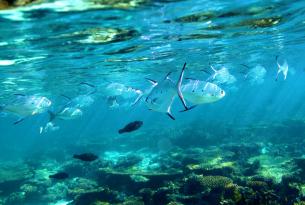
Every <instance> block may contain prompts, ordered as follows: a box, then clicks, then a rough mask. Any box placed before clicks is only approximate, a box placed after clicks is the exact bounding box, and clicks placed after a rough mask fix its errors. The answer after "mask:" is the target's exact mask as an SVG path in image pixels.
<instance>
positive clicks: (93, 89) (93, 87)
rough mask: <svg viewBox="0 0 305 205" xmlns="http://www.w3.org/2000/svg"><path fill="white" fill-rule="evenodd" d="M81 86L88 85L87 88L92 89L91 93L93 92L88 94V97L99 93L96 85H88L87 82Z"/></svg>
mask: <svg viewBox="0 0 305 205" xmlns="http://www.w3.org/2000/svg"><path fill="white" fill-rule="evenodd" d="M80 85H86V86H88V87H90V88H92V91H91V92H89V93H87V94H86V95H93V94H94V93H96V92H97V88H96V86H95V85H93V84H90V83H86V82H81V83H80Z"/></svg>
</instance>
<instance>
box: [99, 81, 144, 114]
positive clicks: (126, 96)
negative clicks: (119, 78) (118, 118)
mask: <svg viewBox="0 0 305 205" xmlns="http://www.w3.org/2000/svg"><path fill="white" fill-rule="evenodd" d="M105 95H106V96H107V104H109V102H108V100H113V99H115V103H114V104H115V105H118V106H126V107H130V106H133V105H135V104H137V103H138V102H139V101H140V100H141V99H142V96H143V92H142V91H141V90H139V89H136V88H133V87H130V86H126V85H124V84H121V83H110V84H109V85H108V86H107V87H106V89H105ZM110 102H111V101H110ZM112 102H114V101H112ZM111 105H112V104H111V103H110V107H111ZM111 108H114V106H112V107H111Z"/></svg>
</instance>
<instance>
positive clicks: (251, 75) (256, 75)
mask: <svg viewBox="0 0 305 205" xmlns="http://www.w3.org/2000/svg"><path fill="white" fill-rule="evenodd" d="M244 66H245V65H244ZM266 73H267V70H266V68H264V67H263V66H261V65H257V66H255V67H254V68H252V69H250V70H249V72H247V73H246V75H245V78H246V79H247V80H249V81H250V84H251V85H254V84H262V83H263V82H264V78H265V76H266Z"/></svg>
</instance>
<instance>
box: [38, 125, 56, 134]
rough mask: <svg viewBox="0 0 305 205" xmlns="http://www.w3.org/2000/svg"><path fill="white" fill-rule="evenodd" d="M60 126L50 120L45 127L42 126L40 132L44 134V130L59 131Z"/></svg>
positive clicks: (45, 131)
mask: <svg viewBox="0 0 305 205" xmlns="http://www.w3.org/2000/svg"><path fill="white" fill-rule="evenodd" d="M59 128H60V127H59V126H55V124H54V123H53V122H48V123H47V124H46V125H45V127H40V131H39V134H42V133H43V132H44V133H47V132H49V131H51V132H54V131H57V130H59Z"/></svg>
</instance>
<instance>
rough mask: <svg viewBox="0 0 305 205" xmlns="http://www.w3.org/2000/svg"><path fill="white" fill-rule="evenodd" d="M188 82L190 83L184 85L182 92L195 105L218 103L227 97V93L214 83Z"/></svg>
mask: <svg viewBox="0 0 305 205" xmlns="http://www.w3.org/2000/svg"><path fill="white" fill-rule="evenodd" d="M188 80H189V82H188V83H186V84H184V85H182V87H181V91H182V93H183V96H184V98H185V99H186V100H187V101H189V102H191V103H193V104H195V105H199V104H204V103H212V102H216V101H218V100H220V99H222V98H223V97H224V96H225V91H224V90H223V89H221V88H220V87H218V85H216V84H214V83H210V82H205V81H200V80H196V79H188Z"/></svg>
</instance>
